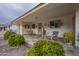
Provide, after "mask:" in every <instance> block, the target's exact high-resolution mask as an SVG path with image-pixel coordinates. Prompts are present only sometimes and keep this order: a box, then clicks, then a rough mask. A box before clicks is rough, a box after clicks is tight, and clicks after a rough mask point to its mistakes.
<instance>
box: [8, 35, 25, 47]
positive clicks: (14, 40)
mask: <svg viewBox="0 0 79 59" xmlns="http://www.w3.org/2000/svg"><path fill="white" fill-rule="evenodd" d="M8 44H9V46H11V47H18V46H21V45H23V44H24V37H23V36H22V35H20V34H13V35H11V36H10V37H9V40H8Z"/></svg>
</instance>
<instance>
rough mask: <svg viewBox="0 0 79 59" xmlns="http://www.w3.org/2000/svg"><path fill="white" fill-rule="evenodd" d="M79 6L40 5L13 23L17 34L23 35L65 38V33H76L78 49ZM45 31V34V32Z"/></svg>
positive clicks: (75, 38) (75, 41)
mask: <svg viewBox="0 0 79 59" xmlns="http://www.w3.org/2000/svg"><path fill="white" fill-rule="evenodd" d="M78 6H79V4H56V3H55V4H40V5H38V6H37V7H35V8H34V9H32V10H31V11H29V12H27V13H26V14H24V15H22V16H21V17H19V18H17V19H16V20H14V21H13V24H15V25H16V26H17V33H20V34H22V35H29V34H30V35H31V34H32V35H36V36H44V34H45V35H46V36H52V33H53V32H54V31H57V32H58V35H57V37H63V34H64V33H65V32H73V33H74V41H73V42H74V44H75V45H76V46H77V47H78V46H79V42H78V40H77V39H78V38H77V36H78V22H79V21H78V16H79V15H78ZM44 30H45V32H44Z"/></svg>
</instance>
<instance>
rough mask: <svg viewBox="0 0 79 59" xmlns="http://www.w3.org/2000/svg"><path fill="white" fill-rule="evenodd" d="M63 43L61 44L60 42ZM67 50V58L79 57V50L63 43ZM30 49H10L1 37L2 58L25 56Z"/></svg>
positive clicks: (0, 50) (0, 53)
mask: <svg viewBox="0 0 79 59" xmlns="http://www.w3.org/2000/svg"><path fill="white" fill-rule="evenodd" d="M60 43H61V42H60ZM61 44H62V45H63V47H64V49H65V55H66V56H79V48H73V47H72V46H70V45H67V44H63V43H61ZM26 50H28V47H27V46H26V45H25V46H21V47H19V48H10V47H9V46H8V44H7V42H6V41H5V40H4V39H3V38H2V37H0V56H24V55H25V51H26Z"/></svg>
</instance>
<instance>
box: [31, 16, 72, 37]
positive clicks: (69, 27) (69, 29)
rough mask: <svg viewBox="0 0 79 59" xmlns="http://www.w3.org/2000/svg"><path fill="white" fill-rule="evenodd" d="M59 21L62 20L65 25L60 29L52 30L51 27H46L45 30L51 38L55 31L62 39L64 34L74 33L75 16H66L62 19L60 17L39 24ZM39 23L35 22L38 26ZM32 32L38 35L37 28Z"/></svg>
mask: <svg viewBox="0 0 79 59" xmlns="http://www.w3.org/2000/svg"><path fill="white" fill-rule="evenodd" d="M57 19H61V21H62V23H63V25H62V26H61V27H60V28H50V27H49V26H45V27H44V28H45V30H46V35H47V36H51V35H52V32H53V31H58V32H59V35H58V36H59V37H62V36H63V34H64V32H73V20H72V19H73V15H66V16H61V17H58V18H57V17H56V18H52V19H48V20H45V21H43V20H42V21H39V22H41V23H42V24H44V23H49V21H51V20H57ZM39 22H35V23H36V24H37V23H39ZM32 30H33V32H34V33H35V34H38V29H37V28H35V29H32Z"/></svg>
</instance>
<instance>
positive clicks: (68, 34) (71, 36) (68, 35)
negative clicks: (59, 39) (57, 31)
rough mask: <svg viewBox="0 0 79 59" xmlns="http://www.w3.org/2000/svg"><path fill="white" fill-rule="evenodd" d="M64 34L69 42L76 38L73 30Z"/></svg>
mask: <svg viewBox="0 0 79 59" xmlns="http://www.w3.org/2000/svg"><path fill="white" fill-rule="evenodd" d="M63 36H64V38H65V39H66V41H67V42H72V40H73V39H74V35H73V33H72V32H65V33H64V35H63Z"/></svg>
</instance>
